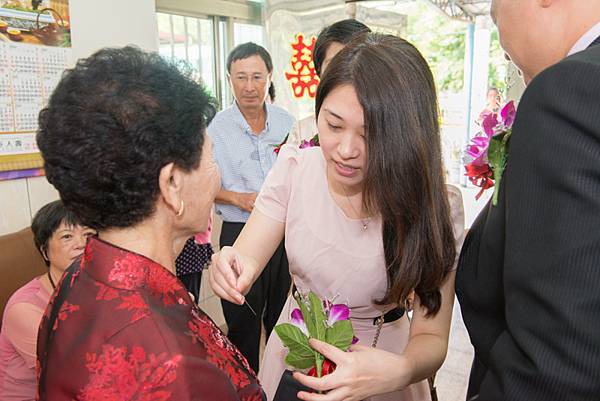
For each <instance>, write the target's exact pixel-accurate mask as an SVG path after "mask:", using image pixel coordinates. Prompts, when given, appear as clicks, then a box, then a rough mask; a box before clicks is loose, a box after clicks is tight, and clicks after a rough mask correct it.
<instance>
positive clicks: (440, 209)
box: [316, 33, 456, 315]
mask: <svg viewBox="0 0 600 401" xmlns="http://www.w3.org/2000/svg"><path fill="white" fill-rule="evenodd" d="M342 85H352V86H353V87H354V89H355V91H356V94H357V96H358V100H359V102H360V104H361V105H362V107H363V110H364V121H365V128H366V134H367V135H366V138H367V139H366V141H367V142H366V143H367V147H366V148H367V168H366V177H365V184H364V192H363V203H364V207H365V209H366V210H367V211H368V212H369V213H370V214H379V215H380V216H381V218H382V222H383V228H382V230H383V249H384V254H385V261H386V266H387V277H388V289H387V293H386V294H385V296H384V297H383V299H380V300H377V302H378V303H380V304H389V303H399V304H401V305H402V304H404V302H405V301H406V299H407V298H408V296H409V295H410V293H411V292H412V291H413V290H414V291H415V293H416V294H417V295H418V296H419V299H420V302H421V305H423V306H424V307H425V308H426V309H427V311H428V314H433V315H434V314H436V313H437V312H438V311H439V308H440V305H441V293H440V287H441V285H442V283H443V281H444V279H445V278H446V275H447V274H448V272H449V271H450V270H451V268H452V265H453V262H454V258H455V253H456V251H455V246H454V235H453V230H452V222H451V219H450V207H449V204H448V199H447V191H446V186H445V182H444V172H443V167H442V156H441V143H440V132H439V123H438V104H437V97H436V90H435V84H434V80H433V75H432V73H431V70H430V69H429V66H428V65H427V62H426V61H425V59H424V58H423V56H422V55H421V53H419V51H418V50H417V49H416V48H415V47H414V46H413V45H411V44H410V43H409V42H407V41H405V40H403V39H400V38H397V37H395V36H391V35H381V34H375V33H368V34H362V35H360V36H358V37H356V38H355V39H354V40H353V41H352V42H350V43H349V44H348V45H347V46H346V47H345V48H344V49H343V50H342V51H341V52H340V53H338V54H337V55H336V56H335V58H334V60H333V61H332V63H331V66H330V67H329V68H328V69H327V72H326V73H325V74H324V76H323V79H322V81H321V82H320V84H319V87H318V89H317V98H316V114H317V116H318V114H319V111H320V109H321V105H322V104H323V101H324V99H325V98H326V97H327V95H328V94H329V93H330V92H331V91H332V90H333V89H335V88H336V87H339V86H342Z"/></svg>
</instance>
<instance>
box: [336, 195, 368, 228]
mask: <svg viewBox="0 0 600 401" xmlns="http://www.w3.org/2000/svg"><path fill="white" fill-rule="evenodd" d="M342 189H343V190H344V195H346V199H348V203H349V204H350V207H351V208H352V210H353V211H354V213H356V215H357V216H358V219H359V220H360V222H361V223H362V229H363V231H365V230H366V229H367V228H369V223H370V222H371V218H370V217H368V218H367V219H366V220H365V219H362V218H361V217H360V213H358V211H357V210H356V209H355V208H354V205H353V204H352V201H351V200H350V197H349V196H348V193H347V192H346V187H345V186H343V185H342Z"/></svg>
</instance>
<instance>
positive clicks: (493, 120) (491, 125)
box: [481, 113, 499, 138]
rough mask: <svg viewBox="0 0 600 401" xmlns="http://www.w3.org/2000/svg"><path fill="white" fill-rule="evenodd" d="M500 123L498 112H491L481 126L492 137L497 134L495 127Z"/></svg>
mask: <svg viewBox="0 0 600 401" xmlns="http://www.w3.org/2000/svg"><path fill="white" fill-rule="evenodd" d="M498 124H499V122H498V115H497V114H496V113H490V114H488V115H487V116H485V118H484V119H483V121H482V122H481V127H482V128H483V132H485V134H486V135H487V136H488V137H490V138H491V137H493V136H494V135H495V134H496V132H495V128H496V126H497V125H498Z"/></svg>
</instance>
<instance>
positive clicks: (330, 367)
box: [307, 359, 336, 377]
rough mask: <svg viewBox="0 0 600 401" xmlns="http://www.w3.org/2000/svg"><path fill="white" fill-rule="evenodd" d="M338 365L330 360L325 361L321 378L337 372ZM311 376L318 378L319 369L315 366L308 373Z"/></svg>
mask: <svg viewBox="0 0 600 401" xmlns="http://www.w3.org/2000/svg"><path fill="white" fill-rule="evenodd" d="M335 368H336V365H335V363H333V362H331V361H330V360H329V359H325V361H323V372H322V373H323V374H322V375H321V376H325V375H328V374H331V373H333V372H334V371H335ZM307 374H308V375H309V376H312V377H317V369H316V367H315V366H313V367H312V368H310V370H309V371H308V373H307Z"/></svg>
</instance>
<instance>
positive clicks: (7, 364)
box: [0, 200, 96, 401]
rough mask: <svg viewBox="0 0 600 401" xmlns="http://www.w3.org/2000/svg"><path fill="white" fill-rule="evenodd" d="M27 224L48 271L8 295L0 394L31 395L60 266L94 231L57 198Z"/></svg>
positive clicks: (11, 397) (11, 399) (10, 399)
mask: <svg viewBox="0 0 600 401" xmlns="http://www.w3.org/2000/svg"><path fill="white" fill-rule="evenodd" d="M31 230H32V231H33V237H34V241H35V246H36V248H38V249H39V251H40V252H41V254H42V257H43V258H44V260H45V262H46V265H47V266H48V272H47V273H46V274H44V275H42V276H39V277H36V278H34V279H33V280H31V281H30V282H28V283H27V284H25V285H24V286H23V287H21V288H19V289H18V290H17V291H16V292H15V293H14V294H13V295H12V296H11V297H10V299H9V300H8V303H7V304H6V308H5V309H4V316H3V317H2V331H1V332H0V399H2V400H3V401H17V400H19V401H25V400H35V394H36V381H35V380H36V379H35V352H36V343H37V334H38V327H39V325H40V320H41V319H42V315H43V314H44V310H45V309H46V306H48V301H49V300H50V296H51V295H52V292H53V291H54V288H55V286H56V284H57V283H58V282H59V281H60V278H61V277H62V275H63V273H64V271H65V270H66V269H67V267H69V266H70V265H71V263H73V262H74V261H75V259H77V258H78V257H80V256H81V254H82V253H83V249H84V248H85V243H86V241H87V238H88V237H90V236H92V235H94V234H95V233H96V232H95V231H94V230H92V229H91V228H89V227H85V226H82V225H81V224H79V222H78V220H77V218H76V217H75V216H74V215H73V213H71V212H68V211H67V210H66V209H65V207H64V206H63V204H62V202H61V201H59V200H57V201H54V202H51V203H48V204H47V205H45V206H44V207H42V208H41V209H40V210H39V211H38V212H37V213H36V215H35V217H34V218H33V222H32V223H31Z"/></svg>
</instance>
